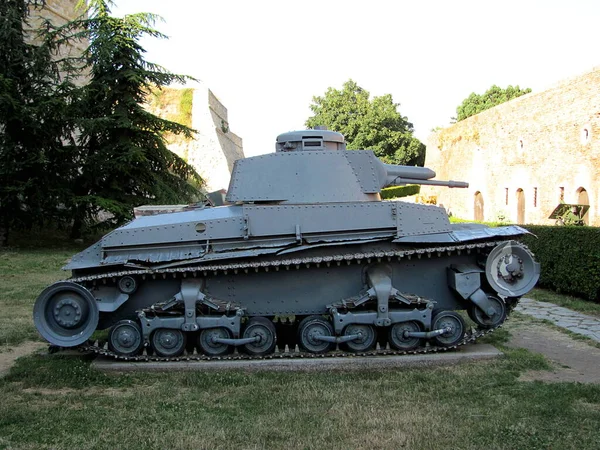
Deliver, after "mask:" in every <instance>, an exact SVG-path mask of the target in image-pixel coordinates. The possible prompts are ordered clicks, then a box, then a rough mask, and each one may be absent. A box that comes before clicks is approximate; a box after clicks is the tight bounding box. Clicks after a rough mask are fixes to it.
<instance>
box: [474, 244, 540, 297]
mask: <svg viewBox="0 0 600 450" xmlns="http://www.w3.org/2000/svg"><path fill="white" fill-rule="evenodd" d="M485 277H486V278H487V281H488V283H489V284H490V286H491V287H492V289H493V290H494V291H496V292H497V293H498V294H500V295H503V296H505V297H520V296H522V295H524V294H526V293H527V292H529V291H530V290H531V289H533V287H534V286H535V283H537V281H538V279H539V277H540V265H539V263H537V262H536V261H535V260H534V259H533V255H532V254H531V252H530V251H529V250H528V249H527V248H525V247H524V246H522V245H521V244H519V243H518V242H516V241H508V242H504V243H502V244H500V245H498V246H496V247H494V249H493V250H492V251H491V252H490V254H489V255H488V257H487V260H486V263H485Z"/></svg>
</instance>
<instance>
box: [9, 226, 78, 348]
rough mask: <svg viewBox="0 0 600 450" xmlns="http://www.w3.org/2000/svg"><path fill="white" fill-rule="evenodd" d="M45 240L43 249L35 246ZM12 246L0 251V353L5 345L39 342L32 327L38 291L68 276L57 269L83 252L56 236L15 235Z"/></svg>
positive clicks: (67, 273)
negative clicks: (29, 341)
mask: <svg viewBox="0 0 600 450" xmlns="http://www.w3.org/2000/svg"><path fill="white" fill-rule="evenodd" d="M42 239H43V240H44V242H45V244H44V245H45V246H44V247H43V248H39V247H37V248H36V247H35V246H34V245H35V244H36V243H39V241H40V240H42ZM13 242H14V246H13V247H9V248H7V249H2V250H0V311H1V312H2V313H1V314H0V352H2V351H5V350H6V346H7V345H17V344H19V343H22V342H24V341H28V340H39V339H41V338H39V336H38V334H37V332H36V330H35V327H34V326H33V320H32V314H33V304H34V302H35V299H36V298H37V296H38V295H39V294H40V292H41V291H42V290H43V289H44V288H45V287H46V286H48V285H49V284H51V283H53V282H54V281H57V280H60V279H64V278H67V277H68V276H69V275H70V273H69V272H64V271H62V270H60V268H61V267H62V266H64V265H65V263H66V262H67V260H68V259H69V258H70V257H71V256H72V255H73V254H75V253H77V252H78V251H80V250H82V249H83V245H73V244H69V243H68V242H65V241H64V239H60V238H57V237H56V236H52V235H47V236H42V237H40V236H38V235H37V234H34V235H30V236H25V235H18V236H15V240H14V241H13Z"/></svg>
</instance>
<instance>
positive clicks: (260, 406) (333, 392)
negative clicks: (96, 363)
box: [0, 332, 600, 449]
mask: <svg viewBox="0 0 600 450" xmlns="http://www.w3.org/2000/svg"><path fill="white" fill-rule="evenodd" d="M503 333H504V337H506V334H507V332H503ZM498 338H499V339H500V340H502V339H503V334H502V333H500V334H498V336H497V337H496V339H497V340H498ZM504 350H505V352H506V357H505V358H503V359H499V360H495V361H486V362H476V363H470V364H464V365H460V366H454V367H443V368H421V369H418V368H413V369H396V370H370V371H366V370H363V371H329V372H304V373H288V372H282V373H278V372H258V373H249V372H244V371H239V370H235V371H233V370H232V371H222V372H206V373H202V372H171V373H145V374H137V373H136V374H123V375H106V374H103V373H100V372H98V371H96V370H94V369H93V368H91V367H90V361H89V360H85V359H84V358H81V357H64V356H41V355H36V356H30V357H27V358H22V359H20V360H18V362H17V365H16V367H14V368H13V370H12V371H11V373H10V374H9V375H8V376H7V377H5V378H4V379H2V380H0V446H5V447H8V448H10V447H15V448H32V449H33V448H36V449H37V448H53V449H54V448H56V449H61V448H65V449H66V448H99V449H104V448H106V449H114V448H207V449H209V448H332V449H346V448H390V449H391V448H418V449H421V448H422V449H443V448H461V449H462V448H464V449H480V448H494V449H521V448H523V449H547V448H552V449H559V448H572V449H586V448H587V449H595V448H598V447H597V445H598V442H599V441H600V431H599V430H598V423H599V421H600V386H598V385H581V384H573V383H561V384H543V383H539V382H519V381H517V378H518V376H519V374H520V373H522V372H523V371H525V370H543V369H547V368H548V363H547V362H546V361H545V359H544V358H543V357H541V356H540V355H535V354H532V353H529V352H527V351H525V350H521V349H509V348H504Z"/></svg>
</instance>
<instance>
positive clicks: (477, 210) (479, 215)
mask: <svg viewBox="0 0 600 450" xmlns="http://www.w3.org/2000/svg"><path fill="white" fill-rule="evenodd" d="M473 211H474V219H475V220H476V221H478V222H483V217H484V216H483V195H481V192H479V191H477V192H475V199H474V204H473Z"/></svg>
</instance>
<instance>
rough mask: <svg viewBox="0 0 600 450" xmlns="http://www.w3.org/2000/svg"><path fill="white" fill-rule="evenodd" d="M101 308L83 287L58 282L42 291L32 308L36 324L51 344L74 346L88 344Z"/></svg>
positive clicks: (66, 282)
mask: <svg viewBox="0 0 600 450" xmlns="http://www.w3.org/2000/svg"><path fill="white" fill-rule="evenodd" d="M98 317H99V313H98V306H97V305H96V299H95V298H94V296H93V295H92V294H91V293H90V291H88V290H87V289H86V288H84V287H83V286H81V285H79V284H77V283H73V282H71V281H59V282H58V283H54V284H52V285H51V286H48V287H47V288H46V289H44V290H43V291H42V293H41V294H40V295H39V297H38V298H37V300H36V302H35V306H34V308H33V322H34V323H35V326H36V328H37V329H38V331H39V332H40V334H41V335H42V336H43V337H44V339H46V340H47V341H48V342H50V344H52V345H57V346H59V347H75V346H77V345H80V344H83V343H84V342H85V341H87V340H88V339H89V338H90V337H91V336H92V334H93V333H94V331H95V330H96V327H97V326H98Z"/></svg>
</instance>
